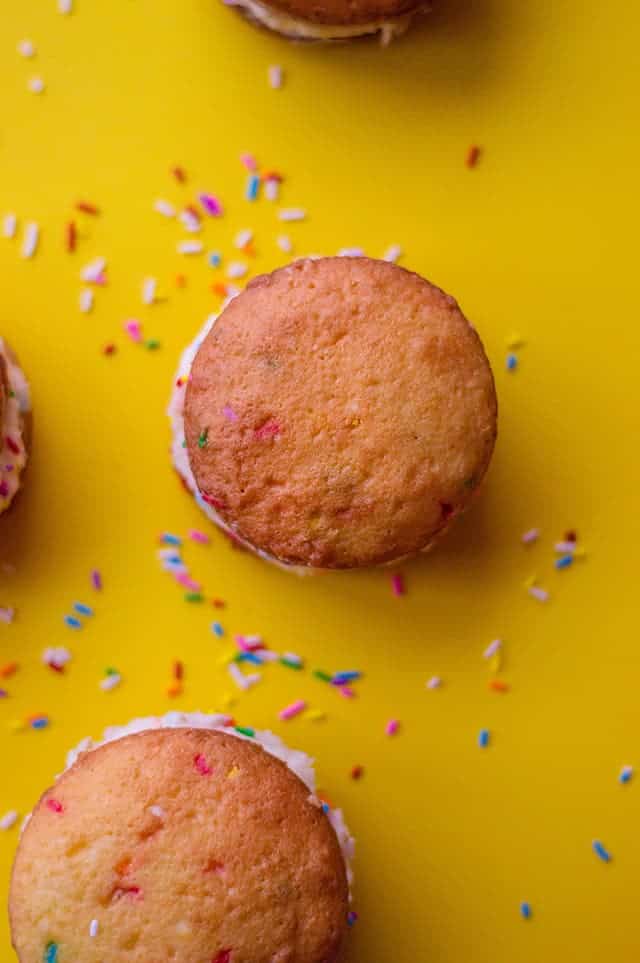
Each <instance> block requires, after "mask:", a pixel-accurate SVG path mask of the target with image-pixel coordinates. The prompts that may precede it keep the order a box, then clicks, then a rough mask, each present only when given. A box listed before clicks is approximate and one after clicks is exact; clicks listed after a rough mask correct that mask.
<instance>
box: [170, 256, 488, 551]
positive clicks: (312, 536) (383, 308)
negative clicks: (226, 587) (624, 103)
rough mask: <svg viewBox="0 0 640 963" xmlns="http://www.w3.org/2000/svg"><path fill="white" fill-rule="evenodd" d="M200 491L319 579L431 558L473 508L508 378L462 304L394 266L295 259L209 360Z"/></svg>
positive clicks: (223, 318) (196, 411) (227, 314)
mask: <svg viewBox="0 0 640 963" xmlns="http://www.w3.org/2000/svg"><path fill="white" fill-rule="evenodd" d="M185 434H186V439H187V447H188V454H189V460H190V463H191V468H192V470H193V473H194V476H195V479H196V482H197V484H198V486H199V489H200V491H201V492H202V494H203V496H204V497H205V499H206V500H207V501H209V502H210V503H211V504H212V505H213V507H214V508H215V509H216V510H217V511H218V513H219V514H220V515H221V516H222V519H223V520H224V521H225V522H226V523H227V524H228V525H229V526H230V527H231V528H232V529H233V530H235V531H236V532H237V533H238V534H239V535H240V536H241V537H242V538H243V539H245V540H246V541H248V542H249V543H250V544H251V545H253V546H255V547H256V548H258V549H261V550H263V551H266V552H268V553H269V554H271V555H273V556H275V557H276V558H278V559H280V560H282V561H285V562H289V563H292V564H298V565H310V566H315V567H319V568H350V567H355V566H364V565H375V564H379V563H382V562H386V561H390V560H393V559H397V558H400V557H403V556H405V555H410V554H412V553H415V552H419V551H420V550H421V549H423V548H425V547H426V546H427V545H428V544H429V543H430V542H431V540H432V539H433V537H434V535H436V534H437V533H438V532H439V531H440V530H441V529H442V528H443V527H444V526H445V525H446V523H447V522H448V521H449V519H450V518H451V517H452V516H453V515H455V514H456V513H458V512H459V511H461V510H462V509H463V508H464V507H465V506H466V505H467V504H468V502H469V501H470V499H471V498H472V496H473V492H474V489H475V488H477V486H478V484H479V483H480V481H481V480H482V477H483V475H484V474H485V471H486V469H487V466H488V464H489V460H490V458H491V453H492V451H493V446H494V441H495V437H496V396H495V389H494V384H493V376H492V374H491V369H490V367H489V363H488V361H487V358H486V356H485V353H484V350H483V347H482V344H481V342H480V339H479V337H478V335H477V334H476V332H475V331H474V329H473V328H472V327H471V326H470V324H469V323H468V321H467V320H466V319H465V317H464V315H463V314H462V312H461V311H460V309H459V307H458V305H457V304H456V302H455V301H454V299H453V298H451V297H449V296H448V295H446V294H444V292H442V291H441V290H439V288H436V287H434V286H433V285H432V284H430V283H429V282H428V281H425V280H424V279H423V278H421V277H419V276H418V275H417V274H412V273H410V272H409V271H405V270H404V269H402V268H400V267H397V266H396V265H393V264H389V263H387V262H385V261H374V260H370V259H368V258H349V257H333V258H322V259H318V260H302V261H296V262H295V263H293V264H291V265H289V266H288V267H286V268H282V269H281V270H278V271H275V272H274V273H273V274H270V275H264V276H262V277H258V278H256V279H255V280H254V281H252V282H251V283H250V284H249V285H248V286H247V288H246V289H245V291H244V292H243V293H242V294H240V295H239V296H238V297H237V298H235V299H234V300H233V301H232V302H231V303H230V304H229V305H228V306H227V308H226V309H225V310H224V311H223V313H222V314H221V315H220V317H219V319H218V320H217V322H216V324H215V325H214V327H213V328H212V330H211V331H210V333H209V334H208V336H207V337H206V338H205V340H204V342H203V344H202V346H201V347H200V349H199V351H198V354H197V356H196V358H195V361H194V364H193V368H192V371H191V377H190V381H189V384H188V386H187V393H186V400H185Z"/></svg>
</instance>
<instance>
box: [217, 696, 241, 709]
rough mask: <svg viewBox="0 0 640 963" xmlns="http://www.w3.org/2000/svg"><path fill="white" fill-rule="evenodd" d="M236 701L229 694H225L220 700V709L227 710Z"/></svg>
mask: <svg viewBox="0 0 640 963" xmlns="http://www.w3.org/2000/svg"><path fill="white" fill-rule="evenodd" d="M237 701H238V700H237V699H236V698H234V696H232V695H231V693H230V692H225V693H224V695H223V696H222V698H221V699H220V706H221V708H222V709H228V708H229V707H230V706H234V705H235V704H236V702H237Z"/></svg>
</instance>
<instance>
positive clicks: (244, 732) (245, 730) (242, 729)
mask: <svg viewBox="0 0 640 963" xmlns="http://www.w3.org/2000/svg"><path fill="white" fill-rule="evenodd" d="M234 729H235V730H236V732H239V733H240V735H241V736H249V738H250V739H254V738H255V734H256V730H255V729H252V728H251V727H250V726H234Z"/></svg>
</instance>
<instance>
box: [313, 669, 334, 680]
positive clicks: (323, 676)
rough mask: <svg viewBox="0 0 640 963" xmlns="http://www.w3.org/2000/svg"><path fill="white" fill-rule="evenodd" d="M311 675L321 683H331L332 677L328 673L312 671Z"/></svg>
mask: <svg viewBox="0 0 640 963" xmlns="http://www.w3.org/2000/svg"><path fill="white" fill-rule="evenodd" d="M311 675H313V676H315V678H316V679H320V681H321V682H332V681H333V676H332V675H329V673H328V672H323V671H322V669H314V670H313V672H312V673H311Z"/></svg>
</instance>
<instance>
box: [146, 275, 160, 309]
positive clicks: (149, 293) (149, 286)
mask: <svg viewBox="0 0 640 963" xmlns="http://www.w3.org/2000/svg"><path fill="white" fill-rule="evenodd" d="M157 286H158V282H157V281H156V279H155V278H145V279H144V281H143V282H142V303H143V304H153V302H154V301H155V299H156V288H157Z"/></svg>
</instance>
